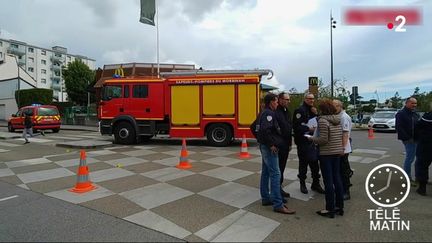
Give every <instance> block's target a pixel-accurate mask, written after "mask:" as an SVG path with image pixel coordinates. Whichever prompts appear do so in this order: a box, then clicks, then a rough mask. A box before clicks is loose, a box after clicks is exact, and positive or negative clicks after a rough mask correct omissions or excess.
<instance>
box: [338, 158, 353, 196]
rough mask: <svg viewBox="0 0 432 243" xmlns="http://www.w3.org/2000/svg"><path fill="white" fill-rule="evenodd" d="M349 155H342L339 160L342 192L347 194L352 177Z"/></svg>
mask: <svg viewBox="0 0 432 243" xmlns="http://www.w3.org/2000/svg"><path fill="white" fill-rule="evenodd" d="M348 156H349V154H344V155H343V156H342V157H341V159H340V174H341V178H342V187H343V192H344V193H348V192H349V188H350V186H351V181H350V177H351V175H352V172H353V171H352V170H351V166H350V164H349V160H348Z"/></svg>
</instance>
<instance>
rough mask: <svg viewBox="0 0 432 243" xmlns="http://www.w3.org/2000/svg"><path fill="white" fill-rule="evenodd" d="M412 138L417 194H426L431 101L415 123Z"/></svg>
mask: <svg viewBox="0 0 432 243" xmlns="http://www.w3.org/2000/svg"><path fill="white" fill-rule="evenodd" d="M414 139H415V140H416V142H417V149H416V156H417V161H416V162H415V176H416V179H417V180H418V182H419V188H418V189H417V190H416V191H417V193H418V194H420V195H422V196H426V184H427V182H428V180H429V166H430V165H431V163H432V150H431V148H432V102H431V103H430V107H429V112H427V113H425V114H424V115H423V117H422V118H421V119H420V120H419V121H418V122H417V123H416V125H415V127H414Z"/></svg>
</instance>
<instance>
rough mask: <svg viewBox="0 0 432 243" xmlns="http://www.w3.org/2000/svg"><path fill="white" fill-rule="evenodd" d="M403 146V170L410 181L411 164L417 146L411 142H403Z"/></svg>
mask: <svg viewBox="0 0 432 243" xmlns="http://www.w3.org/2000/svg"><path fill="white" fill-rule="evenodd" d="M403 144H404V146H405V161H404V170H405V172H406V173H407V174H408V177H409V178H410V179H411V180H412V177H411V164H412V162H413V161H414V158H415V154H416V147H417V144H416V143H413V142H403Z"/></svg>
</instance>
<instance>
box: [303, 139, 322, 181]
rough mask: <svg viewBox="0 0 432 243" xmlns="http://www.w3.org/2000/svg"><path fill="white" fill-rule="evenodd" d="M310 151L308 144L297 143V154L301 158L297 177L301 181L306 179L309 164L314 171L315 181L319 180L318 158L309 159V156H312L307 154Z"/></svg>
mask: <svg viewBox="0 0 432 243" xmlns="http://www.w3.org/2000/svg"><path fill="white" fill-rule="evenodd" d="M308 152H309V151H308V145H297V155H298V158H299V173H298V175H297V177H298V178H299V179H300V181H304V180H306V174H307V167H308V165H309V167H310V170H311V172H312V178H313V180H314V181H317V180H319V178H320V174H319V170H320V169H319V165H318V158H317V159H316V160H310V159H308V157H310V156H308V154H307V153H308Z"/></svg>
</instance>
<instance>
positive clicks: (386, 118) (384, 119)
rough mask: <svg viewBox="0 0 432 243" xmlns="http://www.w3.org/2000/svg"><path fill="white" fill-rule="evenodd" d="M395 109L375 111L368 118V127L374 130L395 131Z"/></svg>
mask: <svg viewBox="0 0 432 243" xmlns="http://www.w3.org/2000/svg"><path fill="white" fill-rule="evenodd" d="M396 113H397V112H396V111H378V112H375V113H374V114H373V115H372V117H371V118H370V120H369V123H368V127H369V128H373V130H374V131H375V130H376V131H396V128H395V127H396V118H395V117H396Z"/></svg>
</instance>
